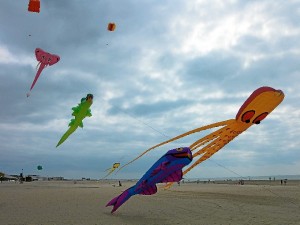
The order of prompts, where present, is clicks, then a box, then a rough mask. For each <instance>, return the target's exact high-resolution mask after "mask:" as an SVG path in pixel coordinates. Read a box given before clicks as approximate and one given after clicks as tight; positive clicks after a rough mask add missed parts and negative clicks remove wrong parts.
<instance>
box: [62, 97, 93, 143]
mask: <svg viewBox="0 0 300 225" xmlns="http://www.w3.org/2000/svg"><path fill="white" fill-rule="evenodd" d="M92 104H93V95H92V94H88V95H87V96H86V98H82V99H81V102H80V103H79V104H78V106H76V107H73V108H72V110H73V113H72V116H74V117H75V119H71V122H70V123H69V127H70V128H69V129H68V130H67V132H66V133H65V134H64V135H63V136H62V137H61V139H60V140H59V142H58V143H57V145H56V147H58V146H59V145H61V144H62V143H63V142H64V141H65V140H66V139H67V138H68V137H69V136H70V135H71V134H72V133H73V132H74V131H75V130H76V129H77V128H78V127H81V128H83V123H82V120H83V119H84V118H85V117H87V116H88V117H91V116H92V114H91V110H90V107H91V105H92Z"/></svg>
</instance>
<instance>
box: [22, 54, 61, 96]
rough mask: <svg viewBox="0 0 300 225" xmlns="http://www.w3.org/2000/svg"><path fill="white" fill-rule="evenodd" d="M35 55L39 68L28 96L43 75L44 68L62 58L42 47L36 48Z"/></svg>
mask: <svg viewBox="0 0 300 225" xmlns="http://www.w3.org/2000/svg"><path fill="white" fill-rule="evenodd" d="M35 56H36V59H37V61H39V63H38V65H37V67H38V66H39V69H38V71H37V73H36V75H35V78H34V80H33V82H32V85H31V87H30V91H29V92H28V93H27V97H29V96H30V92H31V90H32V88H33V87H34V85H35V83H36V82H37V80H38V78H39V76H40V75H41V72H42V71H43V69H44V68H46V67H47V66H52V65H53V64H55V63H57V62H58V61H59V60H60V57H59V56H58V55H53V54H50V53H48V52H45V51H44V50H42V49H40V48H36V49H35Z"/></svg>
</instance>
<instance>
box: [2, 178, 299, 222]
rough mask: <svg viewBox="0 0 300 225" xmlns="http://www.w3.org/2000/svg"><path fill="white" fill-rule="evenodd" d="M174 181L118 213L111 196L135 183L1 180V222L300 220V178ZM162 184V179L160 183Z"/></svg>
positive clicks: (135, 198) (138, 199)
mask: <svg viewBox="0 0 300 225" xmlns="http://www.w3.org/2000/svg"><path fill="white" fill-rule="evenodd" d="M220 183H222V184H217V183H205V184H204V183H203V182H200V183H199V184H197V183H184V184H181V185H180V186H179V185H178V184H174V185H173V187H172V188H171V189H169V190H163V189H161V188H159V190H158V192H157V193H156V194H155V195H152V196H145V195H136V196H133V197H132V198H130V199H129V200H128V201H127V202H126V203H125V204H124V205H123V206H121V207H120V208H119V209H118V210H117V211H116V212H115V213H114V214H111V213H110V211H111V207H105V205H106V204H107V202H108V201H109V200H111V199H112V198H113V197H115V196H117V195H119V194H120V193H121V192H122V191H124V190H125V189H127V188H129V187H130V186H132V185H133V184H135V183H133V182H122V184H123V185H122V187H118V182H117V181H103V182H99V181H78V182H77V183H76V184H75V183H74V182H73V181H34V182H28V183H26V182H25V183H23V184H19V183H14V182H3V183H2V184H1V183H0V224H1V225H71V224H72V225H73V224H74V225H100V224H103V225H127V224H128V225H144V224H145V225H146V224H147V225H157V224H160V225H175V224H184V225H194V224H195V225H202V224H203V225H210V224H211V225H227V224H228V225H229V224H230V225H243V224H246V225H248V224H249V225H253V224H255V225H260V224H261V225H266V224H270V225H283V224H284V225H288V224H291V225H300V182H299V181H288V183H287V185H280V181H277V182H269V181H263V182H262V181H248V182H245V185H237V184H236V182H228V183H226V182H220ZM159 187H163V185H159Z"/></svg>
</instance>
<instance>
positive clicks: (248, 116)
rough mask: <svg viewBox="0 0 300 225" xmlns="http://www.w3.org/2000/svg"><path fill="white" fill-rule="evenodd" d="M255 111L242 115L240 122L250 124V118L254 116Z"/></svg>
mask: <svg viewBox="0 0 300 225" xmlns="http://www.w3.org/2000/svg"><path fill="white" fill-rule="evenodd" d="M254 114H255V111H254V110H249V111H247V112H245V113H244V114H243V115H242V118H241V120H242V121H243V122H246V123H250V120H251V118H252V117H253V116H254Z"/></svg>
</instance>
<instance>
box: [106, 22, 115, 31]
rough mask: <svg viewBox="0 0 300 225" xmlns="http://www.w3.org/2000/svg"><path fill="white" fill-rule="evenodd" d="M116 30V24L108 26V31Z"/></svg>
mask: <svg viewBox="0 0 300 225" xmlns="http://www.w3.org/2000/svg"><path fill="white" fill-rule="evenodd" d="M115 29H116V24H115V23H109V24H108V25H107V30H109V31H114V30H115Z"/></svg>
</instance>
